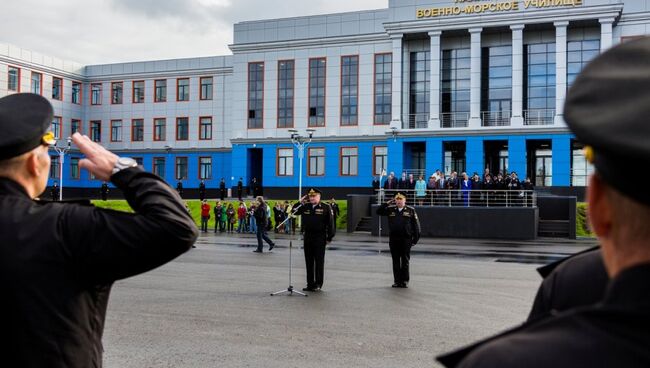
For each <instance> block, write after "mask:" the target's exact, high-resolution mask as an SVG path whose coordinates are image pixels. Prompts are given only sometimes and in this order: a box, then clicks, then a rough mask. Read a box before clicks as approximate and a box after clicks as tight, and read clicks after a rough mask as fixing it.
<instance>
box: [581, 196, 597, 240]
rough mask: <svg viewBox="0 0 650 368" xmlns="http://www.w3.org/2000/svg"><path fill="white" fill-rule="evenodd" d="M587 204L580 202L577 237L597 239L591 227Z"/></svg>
mask: <svg viewBox="0 0 650 368" xmlns="http://www.w3.org/2000/svg"><path fill="white" fill-rule="evenodd" d="M587 207H588V206H587V203H584V202H579V203H578V205H577V208H576V235H577V236H587V237H595V236H596V234H594V233H593V232H592V231H591V228H590V226H589V219H588V216H587Z"/></svg>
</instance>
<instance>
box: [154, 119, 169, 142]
mask: <svg viewBox="0 0 650 368" xmlns="http://www.w3.org/2000/svg"><path fill="white" fill-rule="evenodd" d="M166 132H167V120H165V118H157V119H153V140H154V141H164V140H166V139H167V133H166Z"/></svg>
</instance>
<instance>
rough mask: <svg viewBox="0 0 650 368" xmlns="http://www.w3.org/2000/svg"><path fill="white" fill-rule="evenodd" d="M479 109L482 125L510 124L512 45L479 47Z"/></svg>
mask: <svg viewBox="0 0 650 368" xmlns="http://www.w3.org/2000/svg"><path fill="white" fill-rule="evenodd" d="M481 52H482V56H481V111H482V112H484V114H483V121H482V124H483V126H505V125H510V115H511V106H510V105H511V101H512V46H510V45H508V46H491V47H483V48H482V49H481Z"/></svg>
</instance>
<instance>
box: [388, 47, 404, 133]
mask: <svg viewBox="0 0 650 368" xmlns="http://www.w3.org/2000/svg"><path fill="white" fill-rule="evenodd" d="M402 36H403V35H401V34H399V35H391V39H392V41H393V91H392V97H393V101H392V107H391V111H392V114H393V118H392V119H391V121H390V126H391V128H392V127H395V128H397V129H402Z"/></svg>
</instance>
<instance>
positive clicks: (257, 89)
mask: <svg viewBox="0 0 650 368" xmlns="http://www.w3.org/2000/svg"><path fill="white" fill-rule="evenodd" d="M263 127H264V63H248V129H260V128H263Z"/></svg>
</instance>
